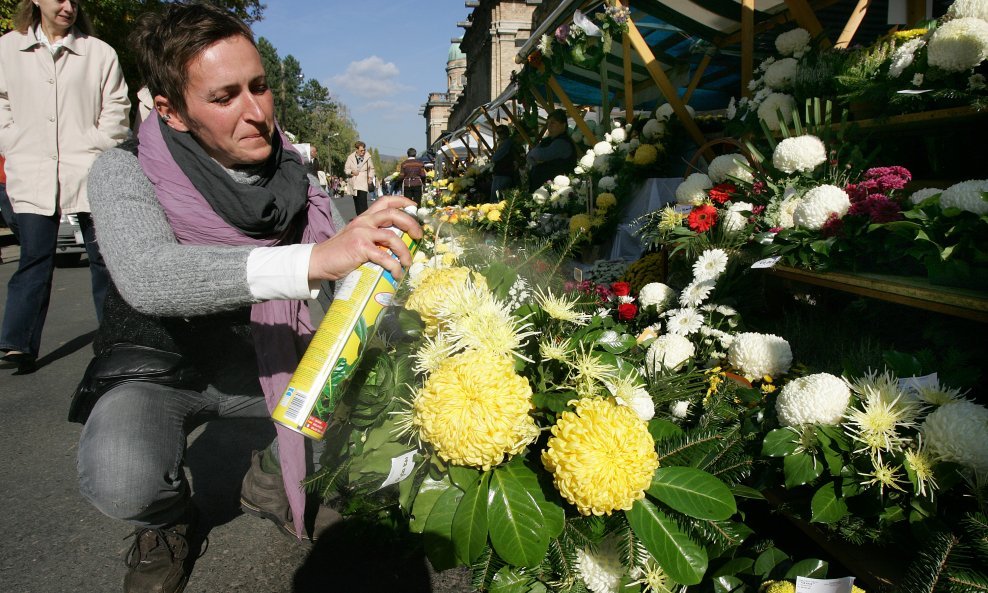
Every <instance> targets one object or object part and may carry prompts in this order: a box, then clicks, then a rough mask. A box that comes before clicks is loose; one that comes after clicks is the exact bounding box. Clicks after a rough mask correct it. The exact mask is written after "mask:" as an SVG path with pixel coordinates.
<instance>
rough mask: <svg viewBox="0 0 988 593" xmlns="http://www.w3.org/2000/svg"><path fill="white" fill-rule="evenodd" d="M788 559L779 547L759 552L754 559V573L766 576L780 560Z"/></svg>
mask: <svg viewBox="0 0 988 593" xmlns="http://www.w3.org/2000/svg"><path fill="white" fill-rule="evenodd" d="M788 559H789V556H787V555H786V554H785V552H783V551H782V550H780V549H779V548H769V549H767V550H765V551H764V552H762V553H761V554H759V555H758V558H756V559H755V568H754V571H755V574H757V575H759V576H761V577H763V578H767V577H768V576H769V575H770V574H772V571H773V570H774V569H775V567H776V566H778V565H779V563H780V562H784V561H786V560H788Z"/></svg>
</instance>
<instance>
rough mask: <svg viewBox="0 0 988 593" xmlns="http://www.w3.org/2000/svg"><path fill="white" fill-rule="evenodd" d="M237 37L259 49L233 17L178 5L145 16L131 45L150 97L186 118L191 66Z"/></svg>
mask: <svg viewBox="0 0 988 593" xmlns="http://www.w3.org/2000/svg"><path fill="white" fill-rule="evenodd" d="M238 35H239V36H240V37H243V38H244V39H246V40H247V41H250V43H251V44H252V45H254V46H255V47H256V45H257V44H255V43H254V34H253V33H251V30H250V27H248V26H247V25H246V24H244V22H243V21H241V20H240V19H238V18H237V17H236V16H234V15H233V14H231V13H229V12H227V11H225V10H223V9H221V8H217V7H215V6H212V5H210V4H205V3H198V2H195V3H184V2H177V3H174V4H168V5H166V6H165V7H164V9H163V10H162V11H161V12H152V13H148V14H145V15H144V16H142V17H141V18H140V19H139V20H138V22H137V28H136V29H134V31H133V32H132V33H131V34H130V45H131V47H133V48H134V53H135V54H136V58H137V68H138V70H139V71H140V73H141V78H142V79H143V81H144V84H146V85H147V87H148V90H150V91H151V96H152V97H154V96H157V95H161V96H163V97H165V98H166V99H168V102H169V103H170V104H171V106H172V107H173V108H174V109H175V110H176V111H178V112H179V113H180V114H182V115H186V104H185V88H186V86H187V85H188V74H187V72H186V71H187V69H188V67H189V64H191V63H192V61H193V60H195V59H196V58H197V57H198V56H199V54H201V53H202V52H204V51H205V50H206V49H207V48H208V47H209V46H211V45H213V44H214V43H216V42H217V41H222V40H223V39H228V38H230V37H236V36H238Z"/></svg>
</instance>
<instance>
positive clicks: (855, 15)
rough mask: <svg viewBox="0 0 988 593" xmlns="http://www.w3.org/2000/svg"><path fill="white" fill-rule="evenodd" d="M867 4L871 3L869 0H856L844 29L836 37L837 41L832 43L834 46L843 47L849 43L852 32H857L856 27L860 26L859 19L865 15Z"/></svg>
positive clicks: (852, 37)
mask: <svg viewBox="0 0 988 593" xmlns="http://www.w3.org/2000/svg"><path fill="white" fill-rule="evenodd" d="M869 4H871V2H870V0H858V5H857V6H855V7H854V11H853V12H851V16H849V17H848V18H847V24H845V25H844V30H843V31H841V33H840V37H838V38H837V43H835V44H834V47H836V48H838V49H843V48H845V47H847V46H848V45H851V40H852V39H854V34H855V33H857V31H858V27H860V26H861V21H863V20H864V18H865V15H866V14H867V13H868V5H869Z"/></svg>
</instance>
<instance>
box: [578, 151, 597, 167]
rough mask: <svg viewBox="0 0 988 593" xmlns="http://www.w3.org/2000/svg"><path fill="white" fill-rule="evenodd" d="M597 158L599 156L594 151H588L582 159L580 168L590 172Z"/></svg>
mask: <svg viewBox="0 0 988 593" xmlns="http://www.w3.org/2000/svg"><path fill="white" fill-rule="evenodd" d="M596 158H597V155H596V154H595V153H594V151H593V150H592V149H591V150H588V151H587V153H586V154H585V155H583V156H582V157H580V166H581V167H583V168H584V169H587V170H590V169H592V168H593V163H594V159H596Z"/></svg>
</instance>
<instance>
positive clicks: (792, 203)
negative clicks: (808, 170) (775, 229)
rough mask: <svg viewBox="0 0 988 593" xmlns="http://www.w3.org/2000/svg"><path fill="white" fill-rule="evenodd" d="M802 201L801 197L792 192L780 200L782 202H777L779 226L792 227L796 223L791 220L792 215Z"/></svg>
mask: <svg viewBox="0 0 988 593" xmlns="http://www.w3.org/2000/svg"><path fill="white" fill-rule="evenodd" d="M802 201H803V198H802V197H800V196H799V195H797V194H793V195H791V196H789V197H788V198H786V199H784V200H782V203H781V204H779V221H778V224H779V227H780V228H783V229H791V228H792V227H794V226H796V223H795V222H794V221H793V218H792V215H793V213H794V212H795V211H796V208H797V207H798V206H799V203H800V202H802Z"/></svg>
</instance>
